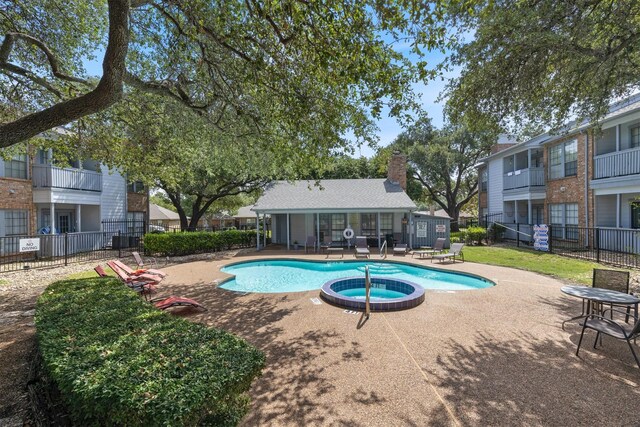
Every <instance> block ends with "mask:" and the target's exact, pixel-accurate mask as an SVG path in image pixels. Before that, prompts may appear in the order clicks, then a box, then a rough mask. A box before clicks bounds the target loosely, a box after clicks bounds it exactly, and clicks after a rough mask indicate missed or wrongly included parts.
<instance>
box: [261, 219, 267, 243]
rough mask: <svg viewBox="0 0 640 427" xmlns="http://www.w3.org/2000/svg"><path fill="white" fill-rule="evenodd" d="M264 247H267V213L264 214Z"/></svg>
mask: <svg viewBox="0 0 640 427" xmlns="http://www.w3.org/2000/svg"><path fill="white" fill-rule="evenodd" d="M262 247H263V248H266V247H267V213H266V212H264V213H263V214H262Z"/></svg>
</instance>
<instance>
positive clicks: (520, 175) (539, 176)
mask: <svg viewBox="0 0 640 427" xmlns="http://www.w3.org/2000/svg"><path fill="white" fill-rule="evenodd" d="M542 186H544V168H529V169H521V170H517V171H515V172H509V173H507V174H505V175H504V177H503V189H505V190H511V189H514V188H525V187H542Z"/></svg>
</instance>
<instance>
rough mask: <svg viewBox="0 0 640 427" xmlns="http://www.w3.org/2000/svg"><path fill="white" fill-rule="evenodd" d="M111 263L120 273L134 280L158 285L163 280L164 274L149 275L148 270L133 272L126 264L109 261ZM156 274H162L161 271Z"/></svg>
mask: <svg viewBox="0 0 640 427" xmlns="http://www.w3.org/2000/svg"><path fill="white" fill-rule="evenodd" d="M110 262H112V263H114V264H115V265H117V266H118V267H119V268H120V269H121V270H122V271H124V272H125V273H126V274H127V275H128V276H130V277H133V278H135V279H142V280H147V281H150V282H157V283H160V282H161V281H162V279H164V278H165V276H166V273H165V274H164V276H163V275H161V274H155V273H151V272H150V271H149V270H134V269H132V268H131V267H129V266H128V265H127V264H125V263H124V262H122V261H120V260H117V259H114V260H113V261H110ZM157 272H158V273H162V272H161V271H157Z"/></svg>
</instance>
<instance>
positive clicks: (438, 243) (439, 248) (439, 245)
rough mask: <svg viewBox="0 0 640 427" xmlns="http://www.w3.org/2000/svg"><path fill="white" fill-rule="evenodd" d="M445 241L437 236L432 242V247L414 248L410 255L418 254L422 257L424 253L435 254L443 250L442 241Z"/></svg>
mask: <svg viewBox="0 0 640 427" xmlns="http://www.w3.org/2000/svg"><path fill="white" fill-rule="evenodd" d="M445 242H446V240H445V238H444V237H438V238H437V239H436V241H435V243H434V244H433V248H432V249H419V250H414V251H413V252H412V254H411V256H412V257H415V256H416V255H418V256H419V257H420V258H423V257H424V256H425V255H437V254H439V253H442V251H444V243H445Z"/></svg>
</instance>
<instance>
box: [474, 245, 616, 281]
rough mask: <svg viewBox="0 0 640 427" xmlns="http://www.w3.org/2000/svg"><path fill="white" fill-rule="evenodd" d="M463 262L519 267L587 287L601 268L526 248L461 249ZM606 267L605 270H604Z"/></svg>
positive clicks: (480, 247)
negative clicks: (594, 270)
mask: <svg viewBox="0 0 640 427" xmlns="http://www.w3.org/2000/svg"><path fill="white" fill-rule="evenodd" d="M464 259H465V261H470V262H478V263H482V264H491V265H501V266H505V267H513V268H519V269H522V270H528V271H533V272H536V273H542V274H548V275H550V276H554V277H556V278H558V279H562V280H566V281H568V282H573V283H582V284H584V285H589V284H591V276H592V270H593V269H594V268H596V267H600V268H603V267H602V265H600V264H597V263H595V262H590V261H582V260H578V259H573V258H567V257H562V256H560V255H553V254H547V253H544V252H538V251H532V250H529V249H518V248H508V247H500V246H465V248H464ZM604 268H608V267H604Z"/></svg>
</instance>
